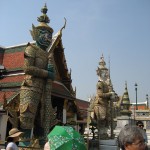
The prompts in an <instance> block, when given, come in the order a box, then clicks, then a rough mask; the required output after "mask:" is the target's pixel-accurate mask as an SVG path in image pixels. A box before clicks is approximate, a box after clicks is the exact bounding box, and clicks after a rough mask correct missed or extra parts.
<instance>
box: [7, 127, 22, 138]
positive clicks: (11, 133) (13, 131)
mask: <svg viewBox="0 0 150 150" xmlns="http://www.w3.org/2000/svg"><path fill="white" fill-rule="evenodd" d="M22 134H23V132H20V131H19V130H18V129H17V128H12V129H11V130H10V131H9V136H8V137H7V138H9V137H18V136H20V135H22Z"/></svg>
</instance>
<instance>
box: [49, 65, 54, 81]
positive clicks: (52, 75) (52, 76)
mask: <svg viewBox="0 0 150 150" xmlns="http://www.w3.org/2000/svg"><path fill="white" fill-rule="evenodd" d="M47 71H48V78H49V79H52V80H54V78H55V69H54V66H53V65H52V64H48V67H47Z"/></svg>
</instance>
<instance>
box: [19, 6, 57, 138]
mask: <svg viewBox="0 0 150 150" xmlns="http://www.w3.org/2000/svg"><path fill="white" fill-rule="evenodd" d="M41 12H42V13H43V15H42V16H40V17H38V21H39V22H40V24H39V26H37V27H35V26H34V25H32V31H30V32H31V35H32V37H33V40H35V41H36V42H35V44H31V43H28V45H27V47H26V49H25V52H24V72H25V78H24V81H23V83H22V86H21V92H20V106H19V108H20V117H19V118H20V128H21V129H23V130H24V131H26V130H29V131H30V130H31V129H32V128H33V127H36V126H39V127H40V126H42V120H41V118H43V113H41V112H43V111H42V110H41V109H42V108H43V106H42V103H43V102H42V101H44V89H45V85H46V81H47V79H51V80H54V76H55V71H54V67H53V65H52V64H49V63H48V52H47V51H46V50H47V48H48V47H49V46H50V44H51V42H52V33H53V29H52V28H51V27H49V26H48V25H47V23H49V18H48V17H47V15H46V13H47V7H46V5H45V6H44V8H42V10H41ZM36 116H38V117H36ZM39 132H40V131H39ZM28 135H29V136H30V134H28Z"/></svg>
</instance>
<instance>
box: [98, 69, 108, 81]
mask: <svg viewBox="0 0 150 150" xmlns="http://www.w3.org/2000/svg"><path fill="white" fill-rule="evenodd" d="M100 78H101V79H102V80H103V81H106V80H107V78H108V73H107V70H102V71H101V75H100Z"/></svg>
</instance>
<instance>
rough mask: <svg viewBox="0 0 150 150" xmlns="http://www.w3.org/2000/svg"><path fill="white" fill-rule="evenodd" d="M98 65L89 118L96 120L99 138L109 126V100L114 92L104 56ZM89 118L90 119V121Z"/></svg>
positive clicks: (105, 135)
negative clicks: (97, 77) (91, 110)
mask: <svg viewBox="0 0 150 150" xmlns="http://www.w3.org/2000/svg"><path fill="white" fill-rule="evenodd" d="M99 64H100V66H99V67H98V69H97V75H98V76H99V80H98V82H97V85H96V96H95V99H94V102H93V113H91V119H92V120H93V121H96V122H97V127H98V129H99V134H101V135H100V137H101V138H103V137H104V138H105V139H106V138H107V136H108V135H107V130H108V128H109V126H110V119H111V116H110V106H109V104H110V100H112V99H113V98H114V95H115V93H114V92H113V90H112V88H111V86H110V78H109V72H108V69H107V68H106V67H105V64H106V63H105V61H104V57H103V56H102V57H101V61H100V63H99ZM92 120H91V121H92Z"/></svg>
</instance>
